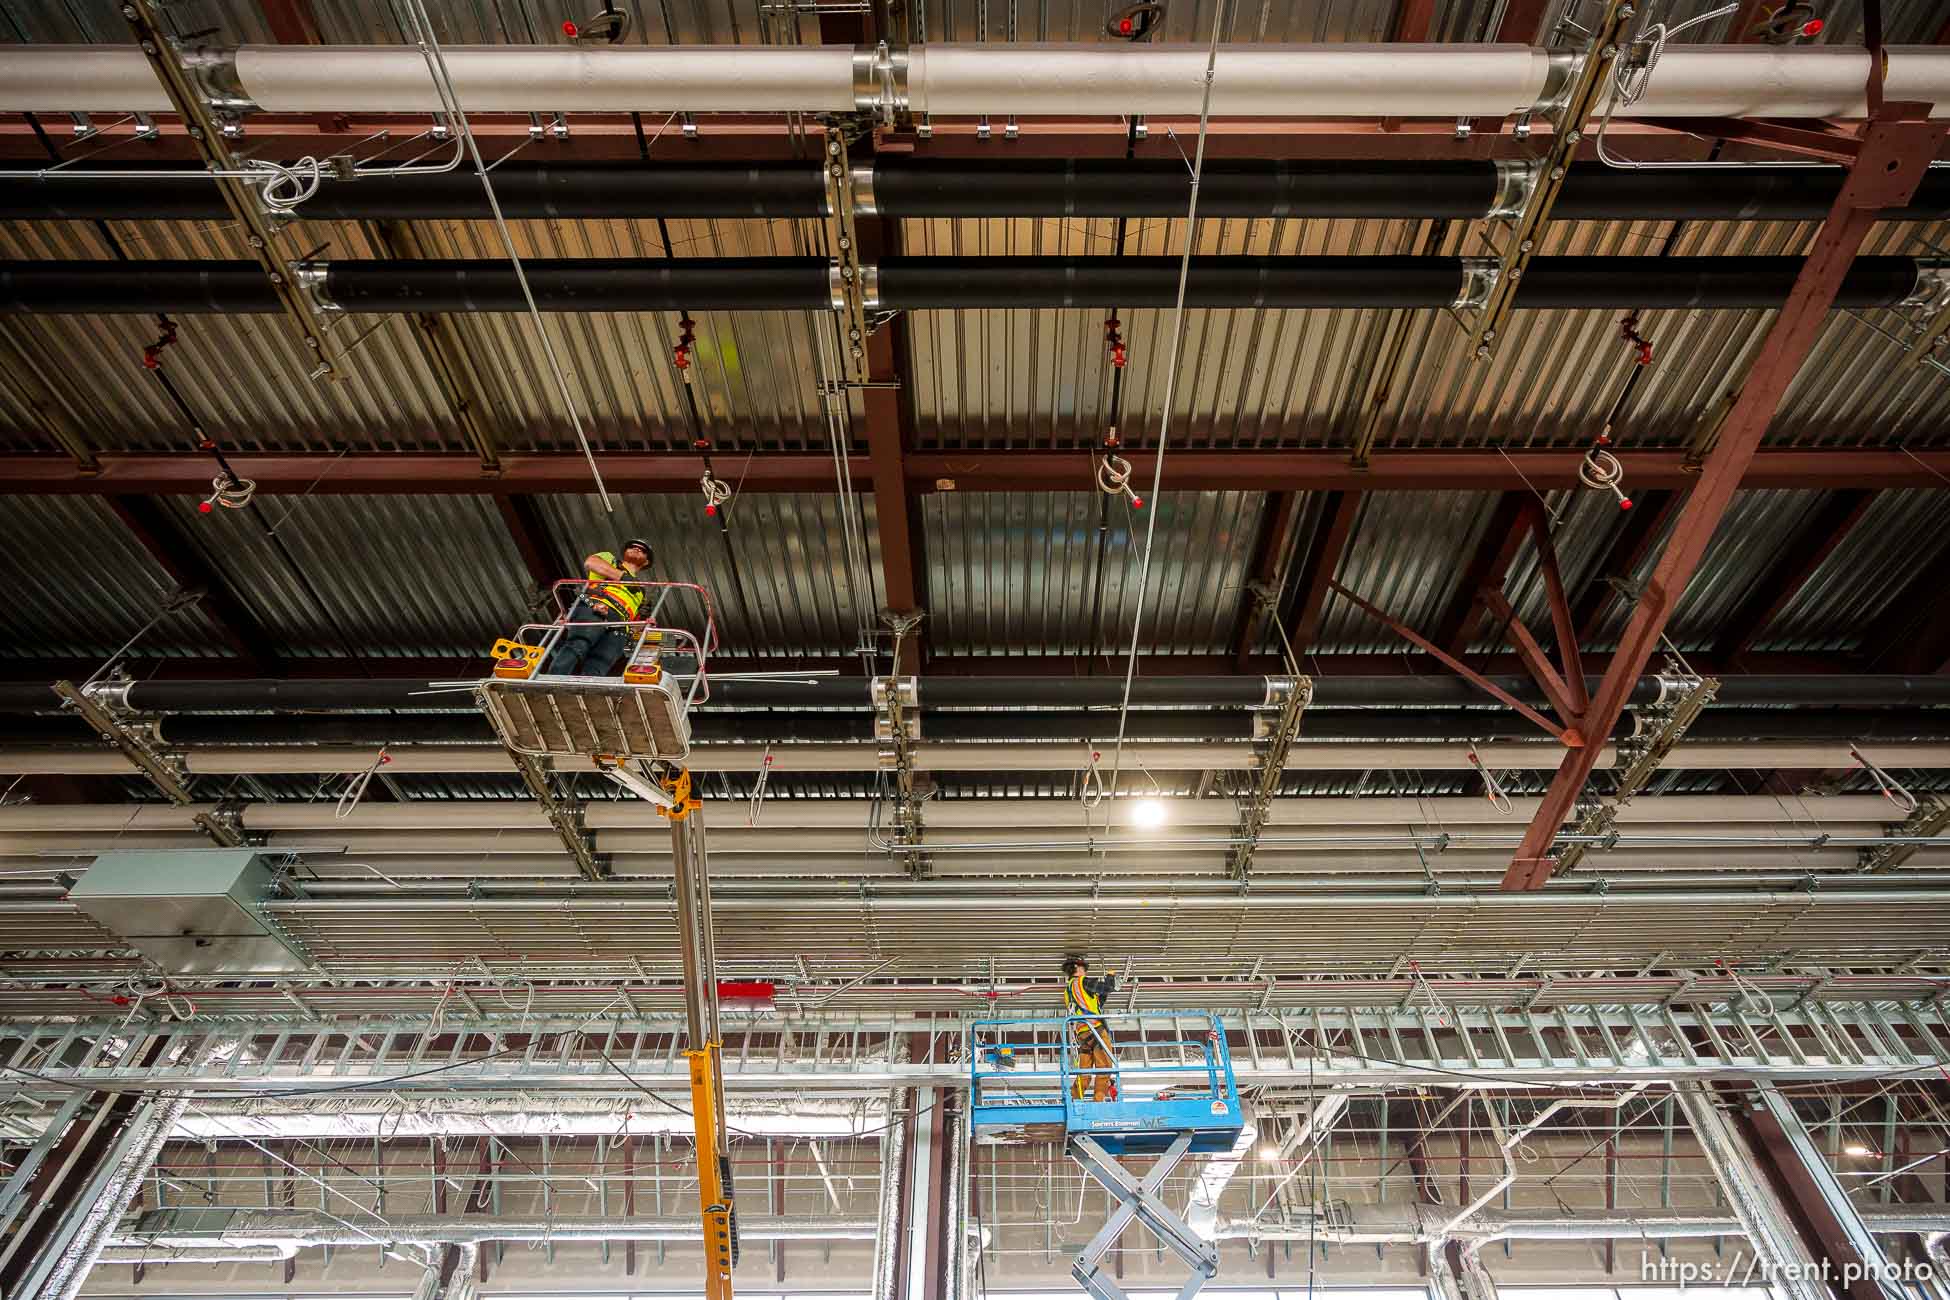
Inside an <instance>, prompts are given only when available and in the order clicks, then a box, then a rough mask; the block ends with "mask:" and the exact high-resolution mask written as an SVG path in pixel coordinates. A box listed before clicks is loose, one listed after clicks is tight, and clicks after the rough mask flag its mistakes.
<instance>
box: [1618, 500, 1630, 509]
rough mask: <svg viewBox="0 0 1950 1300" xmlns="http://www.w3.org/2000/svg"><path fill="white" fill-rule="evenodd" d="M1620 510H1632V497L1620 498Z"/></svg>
mask: <svg viewBox="0 0 1950 1300" xmlns="http://www.w3.org/2000/svg"><path fill="white" fill-rule="evenodd" d="M1618 508H1619V509H1620V510H1630V509H1631V508H1632V498H1630V497H1620V498H1618Z"/></svg>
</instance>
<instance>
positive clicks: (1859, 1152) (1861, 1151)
mask: <svg viewBox="0 0 1950 1300" xmlns="http://www.w3.org/2000/svg"><path fill="white" fill-rule="evenodd" d="M1842 1150H1843V1151H1846V1152H1847V1153H1848V1154H1849V1155H1852V1156H1872V1155H1874V1154H1875V1152H1873V1151H1871V1150H1869V1148H1867V1147H1865V1146H1863V1145H1862V1144H1861V1143H1860V1142H1851V1143H1849V1144H1848V1145H1847V1146H1845V1147H1843V1148H1842Z"/></svg>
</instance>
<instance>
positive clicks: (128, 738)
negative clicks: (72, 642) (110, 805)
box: [54, 681, 234, 847]
mask: <svg viewBox="0 0 1950 1300" xmlns="http://www.w3.org/2000/svg"><path fill="white" fill-rule="evenodd" d="M97 690H98V688H97V687H94V686H90V687H86V688H83V687H80V686H76V685H75V684H74V683H73V682H69V681H59V682H55V683H54V693H55V694H56V695H58V696H60V697H61V698H62V699H63V700H64V701H66V702H67V706H68V707H69V708H71V709H73V710H74V711H75V712H76V713H78V714H80V715H81V720H82V721H83V722H86V723H87V724H88V725H89V726H90V727H93V728H94V729H95V733H96V734H97V735H99V736H100V737H101V738H102V739H103V740H106V741H107V742H108V743H109V744H111V745H113V746H115V748H117V749H119V750H121V751H122V757H124V758H126V759H128V760H129V761H130V762H131V763H134V764H135V765H136V766H137V767H139V768H141V769H142V771H143V774H144V775H145V776H147V777H148V778H149V780H150V782H151V784H153V785H154V786H155V787H156V789H158V790H160V791H162V792H163V794H164V795H165V796H166V797H167V798H168V799H169V801H170V802H171V803H174V804H187V803H195V802H196V797H195V796H194V795H192V794H191V793H190V787H189V780H190V775H189V773H188V772H186V771H185V770H184V769H183V765H182V763H181V762H180V761H179V760H178V759H177V758H176V756H175V755H173V754H169V753H166V752H164V751H163V750H162V749H161V748H159V747H158V746H157V745H156V744H155V743H154V742H153V741H152V740H150V739H149V737H147V736H145V735H143V734H142V733H141V732H139V731H136V730H135V729H133V728H131V727H129V726H127V725H125V723H124V720H123V719H122V718H121V717H120V716H118V715H117V714H115V713H112V712H110V711H109V709H108V708H107V707H104V706H103V705H102V704H101V703H99V702H97V700H96V699H95V698H94V696H95V693H96V692H97ZM233 847H234V846H233Z"/></svg>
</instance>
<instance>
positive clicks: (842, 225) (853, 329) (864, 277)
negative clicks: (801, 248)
mask: <svg viewBox="0 0 1950 1300" xmlns="http://www.w3.org/2000/svg"><path fill="white" fill-rule="evenodd" d="M853 215H854V214H853V171H852V165H851V164H850V163H849V162H848V160H847V151H846V133H845V132H844V131H843V130H841V129H840V128H839V127H836V126H829V127H827V128H826V243H827V245H828V246H829V247H830V248H831V249H832V253H833V257H832V264H831V280H832V289H833V301H832V306H833V310H834V312H835V313H837V314H838V316H839V327H840V355H841V359H842V362H843V363H844V365H845V367H846V374H847V377H848V378H850V379H852V380H854V381H856V382H860V383H864V382H866V380H867V378H868V375H867V309H868V308H869V307H870V306H877V305H878V303H877V301H876V300H877V299H878V297H879V295H878V293H875V292H871V290H872V289H873V288H874V287H876V286H870V285H869V284H868V280H869V278H870V276H871V273H872V268H863V267H862V266H861V265H860V238H859V235H858V233H857V232H856V231H855V229H854V221H853Z"/></svg>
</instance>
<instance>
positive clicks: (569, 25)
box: [562, 22, 576, 40]
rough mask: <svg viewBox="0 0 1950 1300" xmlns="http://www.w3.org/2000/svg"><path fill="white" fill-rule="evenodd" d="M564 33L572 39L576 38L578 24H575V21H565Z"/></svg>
mask: <svg viewBox="0 0 1950 1300" xmlns="http://www.w3.org/2000/svg"><path fill="white" fill-rule="evenodd" d="M562 34H563V35H564V36H566V37H568V38H569V39H570V40H574V39H575V38H576V25H575V23H573V22H565V23H563V24H562Z"/></svg>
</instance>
